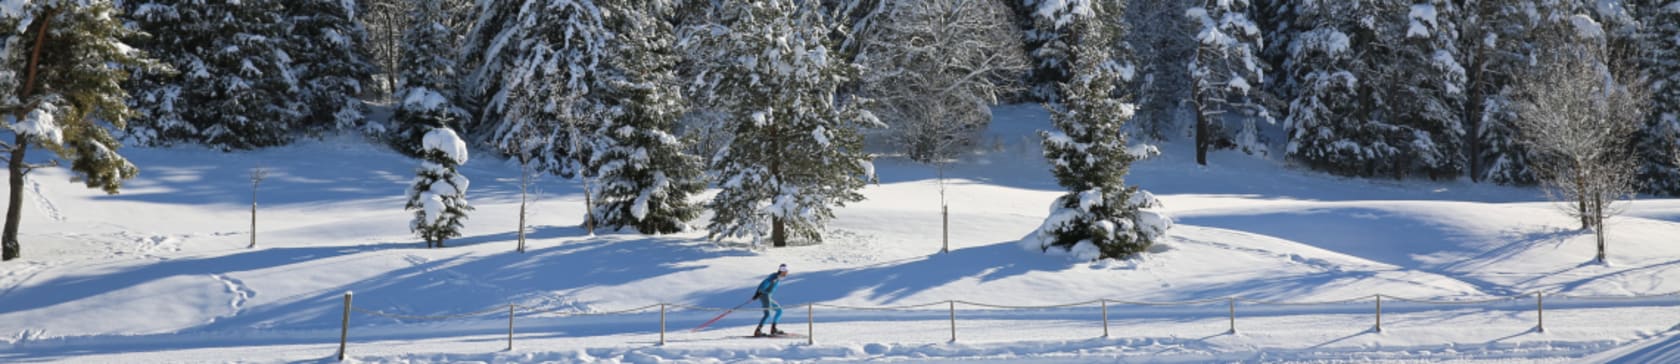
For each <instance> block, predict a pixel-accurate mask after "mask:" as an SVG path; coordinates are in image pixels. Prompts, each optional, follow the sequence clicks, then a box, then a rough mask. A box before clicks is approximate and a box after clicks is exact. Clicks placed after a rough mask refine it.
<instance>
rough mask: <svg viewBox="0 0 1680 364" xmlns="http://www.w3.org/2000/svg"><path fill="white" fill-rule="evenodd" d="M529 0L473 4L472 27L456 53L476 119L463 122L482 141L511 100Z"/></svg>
mask: <svg viewBox="0 0 1680 364" xmlns="http://www.w3.org/2000/svg"><path fill="white" fill-rule="evenodd" d="M526 2H527V1H526V0H477V1H476V4H474V5H473V11H472V20H471V23H472V27H471V28H470V29H471V30H469V31H468V32H467V36H466V37H465V38H464V39H462V40H461V46H460V48H458V51H459V54H458V55H457V56H456V58H455V59H456V60H457V62H458V64H457V65H458V66H459V67H460V68H461V69H462V70H463V71H464V72H462V74H461V75H460V76H461V80H460V81H461V84H460V86H459V87H460V89H459V93H458V94H459V95H460V97H461V101H462V104H463V106H465V107H466V108H467V110H469V111H470V112H471V113H472V115H473V118H472V119H471V120H465V121H463V122H462V125H464V129H463V130H465V131H467V132H468V133H469V134H471V135H473V136H474V140H481V139H480V138H481V137H482V134H484V133H485V132H487V131H488V130H489V129H493V128H494V127H495V126H494V125H492V124H494V123H496V122H499V121H502V120H504V118H503V117H502V116H503V114H505V113H506V107H507V106H506V104H507V102H508V99H507V93H506V90H505V88H506V85H505V82H506V81H507V79H508V76H507V75H506V74H505V73H506V72H509V70H510V69H512V68H513V67H514V62H515V61H516V58H517V57H519V55H520V52H519V50H521V49H524V48H525V46H522V45H521V42H523V41H524V35H525V31H526V28H528V27H529V26H531V24H528V23H524V22H522V21H520V20H519V19H520V17H521V16H525V15H534V14H522V13H521V11H520V10H521V9H522V8H523V7H524V6H525V3H526Z"/></svg>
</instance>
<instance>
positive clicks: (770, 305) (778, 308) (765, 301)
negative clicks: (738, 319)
mask: <svg viewBox="0 0 1680 364" xmlns="http://www.w3.org/2000/svg"><path fill="white" fill-rule="evenodd" d="M758 303H759V304H761V305H764V317H763V318H760V319H758V326H764V321H766V320H769V321H770V324H771V325H775V324H776V323H777V322H782V305H781V304H779V303H776V302H774V301H771V300H770V296H764V297H759V298H758ZM772 311H774V312H776V317H775V318H774V319H772V318H771V317H770V312H772Z"/></svg>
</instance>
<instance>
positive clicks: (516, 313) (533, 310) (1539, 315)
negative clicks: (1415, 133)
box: [338, 291, 1680, 361]
mask: <svg viewBox="0 0 1680 364" xmlns="http://www.w3.org/2000/svg"><path fill="white" fill-rule="evenodd" d="M352 295H353V293H352V292H345V293H344V317H343V321H342V323H341V324H342V327H341V328H340V331H339V348H338V359H339V361H343V360H344V358H345V354H346V349H347V346H348V342H349V336H350V313H351V312H356V313H360V314H364V315H368V316H372V317H383V318H389V319H394V320H398V321H399V322H401V321H411V322H417V321H445V320H456V319H464V318H473V317H487V316H490V315H492V314H496V313H499V312H506V315H507V318H508V336H507V337H508V338H507V341H508V346H507V350H513V333H514V318H515V317H532V318H535V317H551V318H565V317H584V316H612V315H625V314H634V313H640V312H644V311H649V310H652V309H655V308H657V309H659V345H665V332H666V316H667V312H668V311H670V310H673V309H680V310H690V311H701V312H724V315H727V314H728V313H729V312H732V311H737V310H741V309H740V307H736V308H721V307H705V306H695V305H686V304H677V303H658V304H651V305H646V306H641V307H636V308H630V309H623V310H613V311H591V312H576V311H568V310H567V309H568V308H567V307H533V306H521V305H517V304H508V305H507V306H505V307H503V306H497V307H493V308H487V309H484V310H480V311H473V312H467V313H460V314H447V315H409V314H399V313H391V312H385V311H382V310H374V309H366V308H362V307H357V306H354V305H352V304H351V301H352ZM1676 296H1680V291H1674V292H1668V293H1661V294H1652V295H1626V296H1580V295H1563V294H1547V293H1544V292H1540V291H1536V292H1528V293H1522V294H1518V295H1513V296H1506V297H1493V298H1487V299H1471V300H1431V299H1419V298H1407V297H1401V296H1392V295H1385V294H1373V295H1368V296H1359V297H1352V298H1346V299H1339V300H1324V301H1266V300H1253V299H1247V298H1241V297H1235V296H1232V297H1217V298H1208V299H1201V300H1190V301H1131V300H1118V299H1096V300H1090V301H1082V302H1073V303H1065V304H1053V305H1003V304H992V303H984V302H975V301H967V300H945V301H935V302H928V303H923V304H914V305H898V306H848V305H837V304H828V303H818V302H808V303H801V304H798V305H789V306H785V307H799V306H805V310H806V311H805V312H806V335H805V337H806V343H807V344H811V345H815V344H816V339H815V336H816V332H815V331H816V313H815V311H816V308H817V307H821V308H826V309H835V310H851V311H918V312H929V311H931V310H930V308H934V307H938V306H944V308H945V309H946V310H947V311H948V312H949V315H948V316H949V320H950V326H951V342H956V341H957V305H958V304H962V305H964V306H971V307H980V308H988V309H1000V310H1036V309H1059V308H1071V307H1083V306H1093V305H1094V306H1098V307H1100V308H1101V312H1102V317H1101V319H1102V325H1103V335H1102V337H1109V329H1108V323H1109V319H1108V311H1109V307H1108V306H1109V304H1119V305H1132V306H1153V307H1170V306H1197V305H1209V304H1213V303H1219V302H1225V303H1226V304H1227V307H1228V311H1227V314H1228V315H1229V324H1230V330H1229V331H1228V333H1229V334H1236V333H1237V304H1238V303H1242V304H1245V305H1259V306H1318V305H1345V304H1351V303H1362V302H1367V301H1369V302H1374V303H1375V306H1376V311H1375V324H1374V325H1373V326H1372V330H1374V331H1376V332H1382V331H1383V329H1382V314H1383V300H1384V299H1385V298H1386V299H1388V300H1391V301H1399V302H1406V303H1412V304H1423V305H1486V304H1492V303H1503V302H1512V301H1517V300H1524V299H1528V298H1530V297H1532V298H1533V300H1534V304H1535V307H1534V312H1535V331H1537V332H1545V331H1546V329H1545V322H1546V321H1545V312H1546V308H1545V307H1546V305H1545V299H1546V298H1552V299H1553V300H1558V299H1564V300H1577V301H1581V300H1606V301H1631V300H1649V299H1657V298H1666V297H1676ZM778 307H781V306H778ZM773 309H779V308H768V307H766V308H752V309H746V311H761V312H762V311H769V310H773ZM932 312H937V311H932ZM721 316H722V315H720V316H719V318H721ZM714 320H715V319H714Z"/></svg>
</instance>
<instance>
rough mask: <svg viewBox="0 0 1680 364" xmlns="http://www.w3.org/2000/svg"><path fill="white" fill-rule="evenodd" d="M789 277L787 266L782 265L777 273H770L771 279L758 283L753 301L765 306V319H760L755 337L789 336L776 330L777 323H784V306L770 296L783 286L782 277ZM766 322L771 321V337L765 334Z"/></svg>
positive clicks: (754, 330) (755, 330)
mask: <svg viewBox="0 0 1680 364" xmlns="http://www.w3.org/2000/svg"><path fill="white" fill-rule="evenodd" d="M787 275H788V268H787V264H782V266H780V267H777V268H776V273H770V277H767V278H764V281H763V282H759V283H758V290H757V291H754V292H753V297H752V299H755V300H758V303H759V304H760V305H763V306H764V317H763V318H760V319H758V328H756V329H753V336H755V337H760V336H774V335H787V333H786V332H782V330H778V329H776V323H777V322H779V321H782V305H781V304H779V303H776V300H773V299H770V294H772V293H776V285H778V284H781V283H782V277H787ZM771 311H775V312H776V315H775V316H774V317H772V316H770V312H771ZM766 320H768V321H770V335H765V334H764V321H766Z"/></svg>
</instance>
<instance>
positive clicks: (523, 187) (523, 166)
mask: <svg viewBox="0 0 1680 364" xmlns="http://www.w3.org/2000/svg"><path fill="white" fill-rule="evenodd" d="M520 154H521V155H520V158H519V247H518V249H516V250H517V251H519V252H520V253H524V252H525V201H526V197H525V196H527V195H529V193H528V192H527V191H528V190H530V188H529V186H530V185H531V168H530V167H529V166H528V165H527V164H528V163H530V161H529V160H527V159H526V158H525V156H524V155H523V154H524V152H521V153H520Z"/></svg>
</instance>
